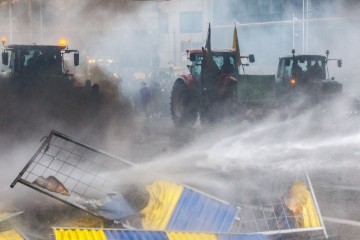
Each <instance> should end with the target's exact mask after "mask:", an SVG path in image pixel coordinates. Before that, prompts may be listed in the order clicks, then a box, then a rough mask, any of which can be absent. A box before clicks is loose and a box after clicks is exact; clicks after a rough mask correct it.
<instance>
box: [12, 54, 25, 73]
mask: <svg viewBox="0 0 360 240" xmlns="http://www.w3.org/2000/svg"><path fill="white" fill-rule="evenodd" d="M24 61H25V54H24V52H18V51H13V52H12V53H11V57H10V65H9V68H10V69H12V70H13V72H14V73H21V72H23V71H24Z"/></svg>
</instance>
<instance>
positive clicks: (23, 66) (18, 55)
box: [10, 50, 62, 74]
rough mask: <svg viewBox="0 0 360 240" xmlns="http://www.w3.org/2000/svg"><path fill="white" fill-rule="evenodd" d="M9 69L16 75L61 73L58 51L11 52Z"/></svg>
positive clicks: (60, 59) (60, 60) (60, 58)
mask: <svg viewBox="0 0 360 240" xmlns="http://www.w3.org/2000/svg"><path fill="white" fill-rule="evenodd" d="M10 68H11V69H13V70H14V72H16V73H30V74H31V73H46V72H48V73H52V74H61V73H62V57H61V53H60V51H40V50H29V51H13V52H12V54H11V63H10Z"/></svg>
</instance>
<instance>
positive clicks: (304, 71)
mask: <svg viewBox="0 0 360 240" xmlns="http://www.w3.org/2000/svg"><path fill="white" fill-rule="evenodd" d="M277 78H278V80H279V81H280V82H283V83H288V84H290V85H296V84H302V83H304V82H306V81H307V80H309V79H319V80H325V79H326V58H325V57H324V56H320V55H299V56H296V57H283V58H280V61H279V67H278V72H277Z"/></svg>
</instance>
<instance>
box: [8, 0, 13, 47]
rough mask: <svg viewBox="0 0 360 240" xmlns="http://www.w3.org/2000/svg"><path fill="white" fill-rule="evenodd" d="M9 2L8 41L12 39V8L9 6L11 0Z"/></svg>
mask: <svg viewBox="0 0 360 240" xmlns="http://www.w3.org/2000/svg"><path fill="white" fill-rule="evenodd" d="M8 2H9V41H10V43H11V42H12V40H13V26H12V8H11V0H9V1H8Z"/></svg>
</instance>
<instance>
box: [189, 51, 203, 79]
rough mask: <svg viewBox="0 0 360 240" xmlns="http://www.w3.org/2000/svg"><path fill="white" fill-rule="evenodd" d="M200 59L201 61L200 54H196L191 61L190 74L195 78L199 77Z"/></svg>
mask: <svg viewBox="0 0 360 240" xmlns="http://www.w3.org/2000/svg"><path fill="white" fill-rule="evenodd" d="M201 61H202V55H201V54H197V55H196V56H195V61H193V62H192V68H191V74H192V75H193V76H194V77H195V78H200V75H201Z"/></svg>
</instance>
